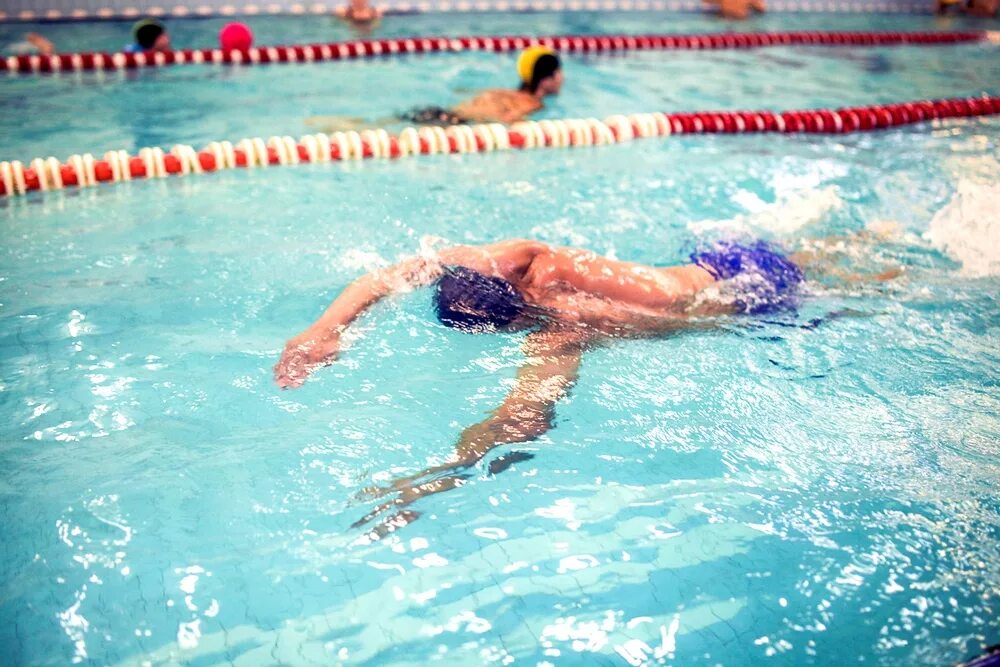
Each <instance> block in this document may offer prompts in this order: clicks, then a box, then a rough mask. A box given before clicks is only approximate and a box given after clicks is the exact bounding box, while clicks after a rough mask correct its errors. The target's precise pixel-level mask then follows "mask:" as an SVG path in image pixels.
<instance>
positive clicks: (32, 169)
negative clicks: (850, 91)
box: [0, 96, 1000, 195]
mask: <svg viewBox="0 0 1000 667" xmlns="http://www.w3.org/2000/svg"><path fill="white" fill-rule="evenodd" d="M996 114H1000V97H988V96H983V97H971V98H960V99H948V100H921V101H915V102H902V103H899V104H876V105H870V106H860V107H846V108H842V109H809V110H805V111H783V112H780V113H775V112H771V111H704V112H694V113H639V114H631V115H615V116H611V117H609V118H607V119H606V120H604V121H600V120H598V119H596V118H584V119H569V120H539V121H533V120H531V121H522V122H520V123H515V124H513V125H511V126H509V127H508V126H504V125H499V124H496V123H489V124H480V125H456V126H451V127H447V128H442V127H421V128H413V127H408V128H405V129H404V130H402V131H401V132H400V133H399V134H390V133H389V132H387V131H386V130H383V129H377V130H363V131H361V132H353V131H352V132H335V133H333V134H329V135H327V134H312V135H307V136H304V137H302V138H300V139H299V140H298V141H296V140H295V139H293V138H292V137H287V136H285V137H271V138H269V139H267V140H264V139H261V138H256V137H255V138H249V139H242V140H240V141H238V142H236V143H235V144H234V143H230V142H228V141H213V142H212V143H210V144H208V146H206V147H205V148H203V149H202V150H200V151H196V150H195V149H194V148H192V147H191V146H187V145H177V146H174V147H173V148H171V149H170V150H169V151H164V150H162V149H160V148H143V149H141V150H139V152H138V154H137V155H134V156H133V155H129V154H128V153H126V152H125V151H123V150H117V151H108V152H107V153H105V154H104V156H103V158H96V157H94V156H93V155H92V154H90V153H85V154H83V155H71V156H70V157H69V158H68V159H67V160H66V161H65V162H60V161H59V160H57V159H56V158H54V157H48V158H36V159H34V160H30V161H29V162H27V163H23V162H19V161H16V160H15V161H11V162H0V195H23V194H26V193H28V192H33V191H35V190H59V189H62V188H69V187H89V186H94V185H97V184H98V183H112V182H117V181H128V180H133V179H140V178H163V177H165V176H187V175H190V174H204V173H210V172H213V171H219V170H222V169H236V168H253V167H270V166H276V165H292V164H299V163H310V162H328V161H331V160H361V159H366V158H401V157H406V156H412V155H437V154H453V153H485V152H490V151H498V150H509V149H531V148H563V147H571V146H597V145H603V144H620V143H626V142H629V141H632V140H633V139H641V138H649V137H666V136H670V135H683V134H708V133H722V134H747V133H763V132H783V133H790V134H798V133H810V134H842V133H847V132H865V131H870V130H881V129H887V128H891V127H898V126H901V125H910V124H913V123H921V122H926V121H934V120H942V119H947V118H968V117H972V116H988V115H996Z"/></svg>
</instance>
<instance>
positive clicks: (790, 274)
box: [691, 241, 805, 314]
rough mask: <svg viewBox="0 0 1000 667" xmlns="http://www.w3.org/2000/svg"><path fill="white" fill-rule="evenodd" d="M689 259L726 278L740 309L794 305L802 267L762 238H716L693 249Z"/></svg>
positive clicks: (765, 310)
mask: <svg viewBox="0 0 1000 667" xmlns="http://www.w3.org/2000/svg"><path fill="white" fill-rule="evenodd" d="M691 261H692V262H694V263H695V264H697V265H698V266H700V267H701V268H703V269H705V270H706V271H708V272H709V273H711V274H712V277H713V278H715V279H716V280H725V281H728V282H729V286H731V288H732V290H733V305H734V306H735V307H736V308H737V310H738V311H739V312H742V313H750V314H758V313H772V312H775V311H777V310H786V309H791V308H795V306H796V304H797V302H798V292H799V286H800V285H801V284H802V283H803V281H804V280H805V278H804V277H803V275H802V271H801V269H799V267H797V266H796V265H795V264H793V263H792V262H791V261H790V260H789V259H788V258H787V257H785V256H784V255H782V254H780V253H778V252H777V251H775V250H774V249H773V248H771V247H770V246H769V245H768V244H767V243H765V242H763V241H757V242H756V243H753V244H750V245H741V244H738V243H729V242H719V243H716V244H715V245H713V246H712V247H711V248H709V249H707V250H702V251H698V252H695V253H693V254H692V255H691Z"/></svg>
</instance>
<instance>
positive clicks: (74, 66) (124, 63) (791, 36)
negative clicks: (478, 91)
mask: <svg viewBox="0 0 1000 667" xmlns="http://www.w3.org/2000/svg"><path fill="white" fill-rule="evenodd" d="M979 41H989V42H992V43H1000V31H968V32H772V33H708V34H702V35H674V34H666V35H586V36H583V35H549V36H545V37H528V36H523V35H522V36H469V37H399V38H388V39H367V40H351V41H346V42H330V43H328V44H294V45H287V46H260V47H253V48H250V49H245V50H240V49H232V50H228V51H223V50H222V49H181V50H176V51H162V52H155V53H152V52H151V53H58V54H53V55H50V56H43V55H38V54H30V55H25V54H22V55H17V56H8V57H7V58H0V71H7V72H11V73H19V74H40V73H57V72H86V71H119V70H127V69H136V68H143V67H165V66H169V65H188V64H226V65H257V64H269V63H304V62H318V61H328V60H354V59H358V58H370V57H375V56H391V55H400V54H415V53H460V52H464V51H490V52H493V53H508V52H511V51H520V50H522V49H524V48H526V47H528V46H531V45H534V44H540V45H542V46H548V47H550V48H553V49H556V50H558V51H560V52H561V53H612V52H622V51H657V50H690V49H703V50H708V49H748V48H760V47H767V46H790V45H813V46H895V45H921V46H932V45H943V44H958V43H965V42H979Z"/></svg>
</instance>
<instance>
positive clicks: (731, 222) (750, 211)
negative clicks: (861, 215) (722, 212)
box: [688, 186, 844, 236]
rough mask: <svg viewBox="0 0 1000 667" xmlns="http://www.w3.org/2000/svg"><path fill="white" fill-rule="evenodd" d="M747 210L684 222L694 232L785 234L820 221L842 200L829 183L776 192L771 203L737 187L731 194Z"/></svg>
mask: <svg viewBox="0 0 1000 667" xmlns="http://www.w3.org/2000/svg"><path fill="white" fill-rule="evenodd" d="M733 199H734V200H735V201H736V203H738V204H740V205H741V206H742V207H743V208H745V209H746V210H747V212H746V213H740V214H739V215H736V216H735V217H732V218H729V219H727V220H700V221H698V222H691V223H688V229H689V230H691V232H693V233H695V234H702V233H704V232H706V231H711V232H716V231H722V232H725V233H726V234H727V235H744V234H750V235H757V234H759V233H761V232H767V233H769V234H774V235H777V236H785V235H788V234H792V233H794V232H797V231H799V230H800V229H802V228H803V227H807V226H809V225H812V224H815V223H817V222H819V221H820V220H823V219H824V218H825V217H826V216H827V215H829V213H830V212H831V211H835V210H837V209H839V208H840V207H841V206H843V204H844V202H843V200H842V199H841V198H840V195H839V194H838V193H837V188H835V187H833V186H829V187H825V188H819V189H810V190H805V191H784V192H779V193H778V196H777V200H776V201H775V202H774V203H770V204H769V203H767V202H765V201H764V200H763V199H761V198H760V197H758V196H757V195H756V194H754V193H752V192H747V191H745V190H741V191H740V192H738V193H737V194H736V195H734V196H733Z"/></svg>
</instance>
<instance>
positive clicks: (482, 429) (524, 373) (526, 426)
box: [354, 329, 590, 534]
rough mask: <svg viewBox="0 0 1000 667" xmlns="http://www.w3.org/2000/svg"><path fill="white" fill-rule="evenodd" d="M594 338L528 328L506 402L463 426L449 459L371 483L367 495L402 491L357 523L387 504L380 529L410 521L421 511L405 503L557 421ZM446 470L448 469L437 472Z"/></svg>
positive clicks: (455, 481) (450, 483)
mask: <svg viewBox="0 0 1000 667" xmlns="http://www.w3.org/2000/svg"><path fill="white" fill-rule="evenodd" d="M589 340H590V338H589V336H588V335H587V334H586V332H583V331H581V330H577V329H573V330H542V331H537V332H535V333H532V334H529V335H528V336H527V337H526V338H525V340H524V343H523V346H522V349H523V350H524V353H525V355H526V356H527V360H526V361H525V363H524V364H523V365H522V366H521V368H520V369H518V371H517V379H516V381H515V383H514V387H513V388H512V389H511V390H510V392H509V393H508V394H507V397H506V398H505V399H504V401H503V403H501V404H500V407H498V408H497V409H496V410H494V411H493V412H492V413H491V414H490V416H489V417H487V418H486V419H484V420H483V421H481V422H479V423H477V424H473V425H472V426H469V427H468V428H466V429H465V430H464V431H462V434H461V436H459V439H458V443H457V444H456V446H455V453H454V454H453V455H452V457H451V459H450V460H449V461H448V462H447V463H444V464H441V465H437V466H433V467H430V468H427V469H426V470H421V471H420V472H418V473H416V474H414V475H410V476H408V477H401V478H399V479H396V480H395V481H394V482H393V483H392V484H391V485H390V486H389V487H386V488H377V487H373V488H369V489H366V490H365V492H364V495H367V496H371V497H377V496H381V495H384V494H386V493H393V492H398V493H399V495H398V496H397V497H396V498H394V499H392V500H390V501H387V502H385V503H382V504H381V505H379V506H378V507H376V508H375V509H374V510H372V511H371V512H369V513H368V514H367V515H365V516H364V517H362V518H361V519H359V520H358V521H357V522H355V523H354V527H357V526H361V525H363V524H365V523H367V522H369V521H371V520H372V519H374V518H375V517H376V516H378V515H379V514H381V513H382V512H385V511H386V510H390V509H396V510H397V511H396V512H395V513H394V514H393V515H392V516H389V517H387V518H386V519H384V520H383V521H382V522H381V524H380V525H379V527H377V528H376V529H375V532H376V533H378V534H383V533H385V532H389V531H391V530H392V529H394V528H397V527H399V526H401V525H405V524H406V523H409V522H411V521H413V520H414V519H415V518H416V517H418V516H419V514H418V513H416V512H413V511H410V510H406V511H403V508H404V507H406V506H408V505H410V504H411V503H413V502H414V501H416V500H418V499H420V498H423V497H424V496H429V495H433V494H435V493H441V492H443V491H448V490H451V489H454V488H456V487H459V486H462V484H464V483H465V480H466V479H468V477H469V475H468V473H465V472H463V471H464V470H466V469H468V468H470V467H472V466H473V465H475V464H476V463H478V462H479V461H480V460H481V459H482V458H483V457H484V456H486V454H487V453H488V452H489V451H490V450H492V449H494V448H495V447H498V446H500V445H506V444H514V443H518V442H531V441H532V440H535V439H536V438H538V437H539V436H541V435H542V434H544V433H545V432H547V431H548V430H549V429H551V428H552V427H553V422H554V418H555V406H556V403H558V402H559V400H561V399H562V398H563V397H565V396H566V394H567V393H568V392H569V390H570V388H572V386H573V384H574V383H576V380H577V376H578V374H579V369H580V358H581V357H582V355H583V351H584V349H585V347H586V345H587V343H588V342H589ZM524 458H526V457H525V456H524V455H520V456H519V455H518V454H517V453H516V452H513V453H511V454H510V456H509V457H507V460H504V461H499V462H498V463H499V466H497V467H495V468H494V467H492V466H491V469H493V470H494V471H495V472H499V471H501V470H504V469H506V468H507V467H509V465H510V463H511V462H513V461H515V460H517V459H521V460H523V459H524ZM442 473H449V474H446V475H444V476H441V477H435V475H439V474H442Z"/></svg>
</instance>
